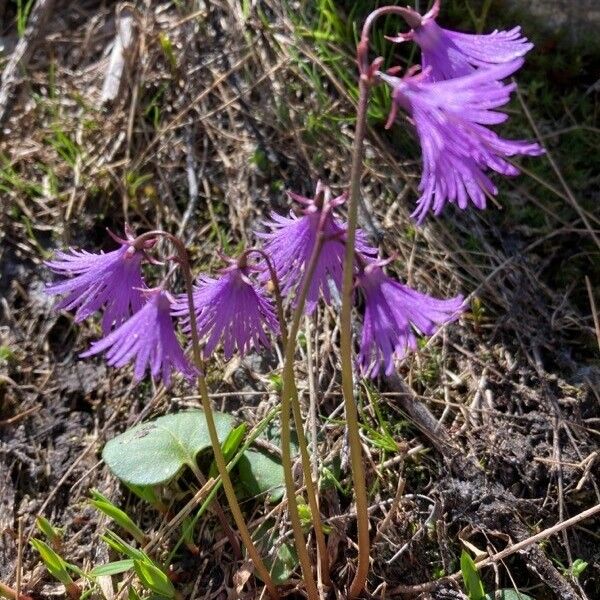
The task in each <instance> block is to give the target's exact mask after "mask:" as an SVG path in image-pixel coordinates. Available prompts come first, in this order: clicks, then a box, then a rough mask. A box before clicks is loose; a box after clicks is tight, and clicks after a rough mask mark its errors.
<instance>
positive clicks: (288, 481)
mask: <svg viewBox="0 0 600 600" xmlns="http://www.w3.org/2000/svg"><path fill="white" fill-rule="evenodd" d="M326 215H327V209H326V208H324V209H323V212H322V213H321V221H320V223H319V229H318V234H317V241H316V243H315V246H314V248H313V251H312V254H311V257H310V260H309V261H308V265H307V267H306V270H305V273H304V278H303V281H302V287H301V288H300V293H299V294H298V298H297V300H296V308H295V310H294V314H293V316H292V325H291V327H290V331H289V334H288V339H287V344H286V348H285V359H284V363H283V375H282V378H283V391H282V394H281V463H282V465H283V473H284V476H285V489H286V496H287V502H288V512H289V515H290V521H291V523H292V531H293V533H294V543H295V546H296V551H297V552H298V559H299V561H300V566H301V567H302V574H303V576H304V584H305V586H306V593H307V595H308V598H309V600H319V592H318V590H317V584H316V583H315V578H314V574H313V571H312V565H311V561H310V556H309V554H308V550H307V548H306V541H305V538H304V533H303V531H302V523H301V521H300V515H299V512H298V502H297V500H296V487H295V485H294V475H293V471H292V456H291V451H290V442H291V428H290V406H291V405H293V404H294V398H296V403H297V389H296V382H295V379H294V355H295V350H296V337H297V336H298V330H299V329H300V321H301V319H302V314H303V311H304V305H305V303H306V297H307V295H308V290H309V288H310V284H311V281H312V278H313V275H314V272H315V269H316V267H317V261H318V259H319V254H320V253H321V249H322V247H323V234H322V231H323V224H324V220H325V217H326ZM298 416H299V420H300V424H299V425H300V426H299V427H298V424H297V426H296V428H297V429H298V431H297V433H298V440H299V441H300V440H301V438H303V437H304V432H303V430H302V422H301V421H302V416H301V415H298ZM304 445H305V450H306V455H307V459H308V449H307V448H306V439H304ZM301 453H302V454H304V452H302V449H301ZM302 464H303V468H305V467H304V465H305V464H306V465H307V466H308V478H306V485H307V489H308V486H309V485H312V475H311V473H310V460H307V461H305V460H304V457H302ZM313 493H314V488H313ZM315 501H316V494H315ZM309 502H310V493H309ZM311 511H313V506H312V503H311ZM313 519H315V524H316V522H317V521H316V519H318V520H319V524H320V515H319V510H318V504H317V507H316V510H314V512H313ZM315 531H316V532H317V528H316V527H315ZM320 532H321V533H322V526H321V527H320ZM316 535H317V543H319V537H318V536H319V533H317V534H316ZM322 542H323V547H324V538H323V540H322ZM321 555H322V556H326V554H324V553H323V552H321Z"/></svg>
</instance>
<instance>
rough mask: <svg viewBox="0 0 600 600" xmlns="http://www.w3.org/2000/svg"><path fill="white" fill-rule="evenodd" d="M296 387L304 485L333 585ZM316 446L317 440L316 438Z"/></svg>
mask: <svg viewBox="0 0 600 600" xmlns="http://www.w3.org/2000/svg"><path fill="white" fill-rule="evenodd" d="M293 384H294V387H293V390H292V392H293V393H292V402H291V405H292V415H293V417H294V426H295V427H296V433H297V434H298V446H299V447H300V458H301V462H302V473H303V476H304V485H305V486H306V495H307V496H308V505H309V506H310V513H311V516H312V522H313V526H314V530H315V539H316V541H317V551H318V556H319V562H320V567H321V578H322V580H323V583H324V584H325V585H327V586H329V585H331V578H330V577H329V556H328V554H327V544H326V543H325V534H324V532H323V521H322V520H321V513H320V511H319V497H318V495H317V485H316V484H317V483H318V482H315V481H313V478H312V469H311V461H310V454H309V452H308V442H307V440H306V435H305V434H304V423H303V421H302V411H301V408H300V401H299V399H298V388H297V387H296V382H295V381H294V382H293ZM314 444H315V447H316V444H317V442H316V440H314Z"/></svg>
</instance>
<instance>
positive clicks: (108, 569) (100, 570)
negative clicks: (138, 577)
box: [90, 558, 133, 577]
mask: <svg viewBox="0 0 600 600" xmlns="http://www.w3.org/2000/svg"><path fill="white" fill-rule="evenodd" d="M131 569H133V560H132V559H130V558H127V559H125V560H116V561H115V562H110V563H106V564H105V565H99V566H97V567H94V568H93V569H92V570H91V571H90V575H91V576H92V577H104V576H106V575H119V574H120V573H125V572H127V571H131Z"/></svg>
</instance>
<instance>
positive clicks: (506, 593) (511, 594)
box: [484, 589, 534, 600]
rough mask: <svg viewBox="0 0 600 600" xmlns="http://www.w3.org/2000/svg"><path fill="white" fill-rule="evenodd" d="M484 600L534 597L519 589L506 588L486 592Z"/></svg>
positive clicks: (523, 599) (512, 599)
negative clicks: (489, 592)
mask: <svg viewBox="0 0 600 600" xmlns="http://www.w3.org/2000/svg"><path fill="white" fill-rule="evenodd" d="M484 600H534V598H532V597H531V596H528V595H527V594H524V593H523V592H519V591H517V590H512V589H506V590H498V591H497V592H495V593H491V594H486V596H485V598H484Z"/></svg>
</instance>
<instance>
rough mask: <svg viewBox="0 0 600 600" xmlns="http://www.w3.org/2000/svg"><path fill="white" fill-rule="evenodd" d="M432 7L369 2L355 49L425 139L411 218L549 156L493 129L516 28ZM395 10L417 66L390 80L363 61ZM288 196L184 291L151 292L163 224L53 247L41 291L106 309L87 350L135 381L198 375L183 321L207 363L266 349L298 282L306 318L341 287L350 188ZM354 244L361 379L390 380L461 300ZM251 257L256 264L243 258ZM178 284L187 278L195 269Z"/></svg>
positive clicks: (488, 191)
mask: <svg viewBox="0 0 600 600" xmlns="http://www.w3.org/2000/svg"><path fill="white" fill-rule="evenodd" d="M439 7H440V3H439V0H436V2H435V3H434V6H433V8H432V9H431V10H430V11H429V12H428V13H426V14H425V15H420V14H419V13H417V12H416V11H414V10H413V9H411V8H408V7H407V8H400V7H383V8H380V9H377V10H376V11H375V12H374V13H373V14H372V15H371V16H370V17H369V18H368V19H367V23H366V24H365V30H364V31H363V37H362V38H361V43H360V44H359V50H358V54H359V56H358V58H359V65H360V69H361V81H362V82H363V84H364V85H373V84H375V83H382V84H385V85H388V86H390V88H391V90H392V106H391V110H390V114H389V118H388V122H387V127H390V126H391V125H392V123H393V122H394V121H395V119H396V117H397V115H398V113H399V111H400V110H402V111H404V112H405V113H407V114H408V118H409V120H410V121H411V122H412V123H413V124H414V126H415V129H416V133H417V136H418V138H419V140H420V143H421V147H422V155H423V175H422V179H421V182H420V185H419V190H420V194H421V195H420V198H419V199H418V201H417V208H416V210H415V211H414V213H413V216H414V217H415V218H416V219H417V221H418V222H419V223H420V222H421V221H423V219H424V218H425V216H426V215H427V214H428V213H430V212H433V213H434V214H436V215H438V214H440V212H441V211H442V210H443V208H444V206H445V205H446V204H448V203H454V204H457V205H458V206H459V208H461V209H465V208H466V207H467V206H468V205H469V204H470V203H471V204H474V205H475V206H476V207H478V208H484V207H485V205H486V197H487V196H489V195H494V194H497V188H496V186H495V185H494V183H493V181H492V179H490V176H489V172H490V171H492V172H496V173H500V174H503V175H516V174H517V173H518V172H519V171H518V169H517V167H515V165H514V164H513V163H512V162H511V161H510V160H509V159H510V157H512V156H515V155H519V154H520V155H529V156H535V155H538V154H540V153H541V152H542V151H543V150H542V148H540V146H538V145H537V144H535V143H532V142H527V141H515V140H507V139H504V138H502V137H500V136H499V135H498V134H497V133H496V132H494V131H493V130H492V129H491V128H490V126H492V125H497V124H499V123H502V122H504V121H505V120H506V119H507V115H506V114H504V113H502V112H498V110H497V109H499V108H501V107H503V106H505V105H506V104H507V102H508V101H509V99H510V95H511V93H512V92H513V91H514V90H515V84H514V83H504V81H505V80H506V78H508V77H510V76H511V75H513V74H514V73H515V72H516V71H517V70H518V69H519V68H520V67H521V66H522V64H523V56H524V55H525V54H526V53H527V52H528V51H529V50H531V48H532V44H531V43H530V42H528V40H527V39H526V38H525V37H523V35H522V34H521V31H520V29H519V28H515V29H512V30H510V31H494V32H493V33H491V34H489V35H470V34H464V33H457V32H453V31H449V30H447V29H444V28H442V27H440V26H439V25H438V24H437V22H436V18H437V17H438V14H439ZM389 13H396V14H401V15H402V16H403V17H404V19H405V20H406V22H407V23H408V25H409V26H410V30H409V31H408V32H406V33H402V34H398V36H396V37H394V38H390V39H391V40H392V41H393V42H406V41H413V42H415V43H416V44H418V45H419V47H420V48H421V56H422V61H421V65H420V66H417V68H412V69H410V70H409V71H408V72H407V73H406V75H405V76H404V77H398V76H397V75H396V72H397V69H396V70H394V69H392V70H390V71H388V72H381V71H380V70H379V68H380V66H381V64H382V62H383V59H381V58H378V59H376V60H375V61H373V62H372V63H370V64H369V62H368V58H367V52H368V31H369V27H370V23H371V19H372V18H375V17H374V16H373V15H376V16H377V15H379V14H389ZM419 70H420V72H418V71H419ZM365 81H366V82H368V84H365V83H364V82H365ZM363 109H364V107H363ZM359 143H362V139H361V140H360V142H359ZM289 196H290V198H291V199H292V200H293V201H294V202H295V203H296V204H297V205H298V210H297V211H292V212H290V214H289V215H288V216H282V215H278V214H272V215H271V216H270V219H269V220H268V221H266V222H265V223H264V224H263V225H264V230H263V231H261V232H257V233H256V236H257V238H258V239H259V240H261V242H262V248H261V249H249V250H246V251H245V252H244V253H242V254H241V255H240V256H239V257H237V258H235V259H233V258H228V257H224V258H225V262H226V263H227V264H226V267H225V268H223V269H222V270H221V271H220V273H219V274H218V276H217V277H210V276H209V275H206V274H201V275H199V276H198V277H197V279H196V285H195V286H193V288H192V286H191V283H190V284H189V285H190V289H189V290H188V291H187V293H186V294H182V295H179V296H172V295H171V293H170V292H169V290H168V289H167V285H166V282H163V283H161V284H160V285H159V286H158V287H156V288H149V287H148V286H147V285H146V284H145V282H144V279H143V277H142V264H143V263H144V262H152V259H151V257H150V256H149V255H148V252H149V251H150V250H151V248H152V247H153V245H154V243H155V241H156V238H157V237H158V236H160V235H166V236H168V234H164V232H150V233H148V234H144V235H142V236H139V237H137V238H136V237H135V236H134V235H133V232H132V231H130V230H126V232H125V233H126V236H125V238H117V237H116V236H113V237H114V239H115V240H116V241H117V242H118V243H119V247H118V248H117V249H116V250H113V251H112V252H108V253H106V254H91V253H88V252H85V251H79V250H74V249H71V250H69V251H68V252H59V253H57V255H56V258H55V259H54V260H52V261H49V262H48V263H47V266H48V267H49V268H50V269H51V270H52V271H54V272H55V273H57V274H58V275H60V276H62V277H65V279H63V280H62V281H60V282H58V283H55V284H53V285H50V286H49V287H48V293H50V294H55V295H60V296H62V300H61V301H60V303H59V304H58V305H57V306H58V308H61V309H68V310H74V311H75V319H76V320H77V321H81V320H83V319H85V318H87V317H90V316H91V315H93V314H94V313H96V312H98V311H102V312H103V318H102V329H103V333H104V337H103V338H102V339H101V340H99V341H98V342H96V343H94V344H93V345H92V347H91V348H90V349H89V350H88V351H87V352H84V353H83V355H82V356H91V355H94V354H99V353H105V354H106V359H107V361H108V363H109V364H110V365H112V366H115V367H121V366H124V365H126V364H129V363H134V377H135V379H136V380H140V379H141V378H142V377H143V376H144V374H145V373H146V371H150V373H151V375H152V377H154V378H155V379H157V380H159V379H160V380H162V381H163V382H164V383H165V384H166V385H168V384H169V383H170V381H171V375H172V373H173V372H174V371H177V372H179V373H182V374H183V375H184V376H185V377H188V378H193V377H194V374H195V373H196V370H195V369H196V368H199V365H196V366H195V367H193V366H192V365H191V364H190V362H189V361H188V359H187V358H186V355H185V352H184V350H183V347H182V346H181V344H180V341H179V339H180V338H179V337H178V335H177V324H176V323H177V320H178V322H179V326H180V329H181V333H182V334H187V335H188V336H189V335H190V334H191V337H192V339H193V340H195V339H199V340H201V341H202V343H203V350H202V354H203V357H204V358H208V357H210V356H211V355H212V354H213V353H214V352H215V351H216V349H217V347H218V346H222V348H223V353H224V356H225V358H226V359H229V358H231V357H232V356H233V354H234V353H236V352H237V353H239V354H244V353H247V352H248V351H250V350H252V349H258V348H259V347H260V346H262V347H268V346H269V344H270V342H271V338H272V337H273V335H277V334H278V332H280V327H281V326H282V324H280V323H279V322H278V317H279V316H280V313H282V308H283V302H286V301H288V300H289V302H290V304H291V306H292V307H297V306H298V304H297V303H298V298H299V294H298V290H300V289H304V290H305V293H306V295H305V298H302V300H303V301H304V310H305V312H306V313H307V314H311V313H313V312H314V310H315V308H316V307H317V304H318V302H319V300H320V299H323V300H324V301H325V302H326V303H328V304H332V303H334V302H335V300H336V298H337V296H338V295H339V293H340V292H341V289H342V278H343V271H344V260H345V245H346V236H347V231H348V226H347V224H346V223H345V222H344V220H343V219H342V218H341V217H340V215H339V214H337V209H338V208H339V207H340V206H341V205H343V203H344V202H345V200H346V195H345V194H342V195H340V196H337V197H333V196H332V194H331V191H330V190H329V188H328V187H327V186H325V185H323V184H321V183H318V184H317V188H316V191H315V194H314V198H308V197H304V196H301V195H298V194H294V193H290V194H289ZM174 239H175V238H173V237H172V236H171V240H172V241H173V240H174ZM355 239H356V241H355V247H354V256H355V261H354V273H353V275H354V280H355V290H356V293H355V298H356V299H357V300H360V301H361V302H363V304H364V318H363V328H362V334H361V339H360V348H359V352H358V357H357V364H358V366H359V368H360V370H361V371H362V373H363V374H364V375H365V376H368V377H375V376H377V375H379V374H382V373H384V374H386V375H390V374H391V373H392V372H393V371H394V369H395V367H396V364H397V361H398V360H400V359H402V358H403V357H404V356H405V355H406V354H407V352H409V351H410V350H415V349H416V347H417V335H424V336H429V335H432V334H433V333H435V331H436V330H437V329H438V328H439V327H440V326H442V325H444V324H446V323H449V322H451V321H454V320H456V319H457V318H458V316H459V315H460V314H461V312H462V311H463V310H464V300H463V297H462V296H456V297H455V298H450V299H448V300H443V299H437V298H433V297H431V296H428V295H425V294H423V293H420V292H418V291H416V290H413V289H411V288H409V287H407V286H406V285H404V284H402V283H400V282H398V281H396V280H394V279H393V278H392V277H390V276H388V275H386V274H385V272H384V267H385V265H386V264H387V263H388V262H389V261H386V260H381V259H379V257H378V251H377V249H376V248H374V247H372V246H370V245H369V243H368V240H367V238H366V236H365V235H364V233H363V232H362V231H360V230H358V231H357V232H356V236H355ZM180 251H181V248H180ZM183 253H185V250H183ZM253 253H254V254H257V255H258V256H260V257H261V259H262V260H259V261H258V262H257V261H251V260H250V255H251V254H253ZM179 262H180V265H182V266H183V265H184V263H185V264H186V265H187V257H185V259H184V260H183V259H182V258H181V256H180V257H179ZM185 268H189V266H188V267H185ZM272 279H275V280H276V281H275V282H274V284H275V285H274V286H273V287H274V289H276V290H280V292H281V298H276V299H275V300H276V301H277V302H278V308H279V309H281V310H279V311H277V314H276V310H275V305H274V302H273V300H272V299H271V297H270V296H269V293H268V290H269V283H270V282H271V280H272ZM186 280H187V281H188V282H189V281H191V274H188V277H186ZM174 319H175V321H174Z"/></svg>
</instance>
